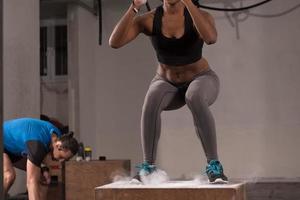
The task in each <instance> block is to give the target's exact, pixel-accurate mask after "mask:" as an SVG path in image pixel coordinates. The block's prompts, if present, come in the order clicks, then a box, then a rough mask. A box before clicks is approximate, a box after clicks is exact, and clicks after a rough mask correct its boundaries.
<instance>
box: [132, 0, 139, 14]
mask: <svg viewBox="0 0 300 200" xmlns="http://www.w3.org/2000/svg"><path fill="white" fill-rule="evenodd" d="M132 5H133V8H132V10H133V12H134V13H138V12H139V9H137V8H136V7H135V4H134V1H132Z"/></svg>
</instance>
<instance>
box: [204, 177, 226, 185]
mask: <svg viewBox="0 0 300 200" xmlns="http://www.w3.org/2000/svg"><path fill="white" fill-rule="evenodd" d="M208 182H209V183H210V184H227V183H228V181H225V180H223V179H221V178H217V179H216V180H215V181H214V182H210V181H208Z"/></svg>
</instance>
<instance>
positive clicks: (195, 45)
mask: <svg viewBox="0 0 300 200" xmlns="http://www.w3.org/2000/svg"><path fill="white" fill-rule="evenodd" d="M163 13H164V10H163V7H162V6H159V7H157V8H156V11H155V15H154V19H153V31H152V35H151V42H152V45H153V47H154V49H155V50H156V56H157V59H158V61H159V62H160V63H163V64H166V65H173V66H179V65H187V64H191V63H194V62H196V61H198V60H199V59H201V58H202V47H203V40H202V39H201V38H200V37H199V34H198V32H197V30H196V28H195V27H194V25H193V20H192V18H191V16H190V14H189V12H188V10H187V9H186V8H185V9H184V17H185V19H184V28H185V30H184V35H183V36H182V37H181V38H178V39H177V38H168V37H166V36H164V35H163V34H162V31H161V27H162V16H163Z"/></svg>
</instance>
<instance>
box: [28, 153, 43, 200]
mask: <svg viewBox="0 0 300 200" xmlns="http://www.w3.org/2000/svg"><path fill="white" fill-rule="evenodd" d="M40 176H41V169H40V168H39V167H38V166H36V165H35V164H33V163H32V162H31V161H30V160H29V159H27V189H28V197H29V200H39V199H40V198H39V184H40V183H39V181H40Z"/></svg>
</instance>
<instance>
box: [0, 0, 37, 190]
mask: <svg viewBox="0 0 300 200" xmlns="http://www.w3.org/2000/svg"><path fill="white" fill-rule="evenodd" d="M3 49H4V50H5V51H4V52H3V74H4V77H3V97H4V99H3V107H4V120H8V119H12V118H18V117H25V116H27V117H39V114H40V79H39V78H40V75H39V1H38V0H26V1H20V0H5V1H3ZM25 183H26V181H25V173H24V172H18V173H17V180H16V183H15V185H14V188H12V190H11V191H10V192H11V193H17V192H24V191H26V184H25Z"/></svg>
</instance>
